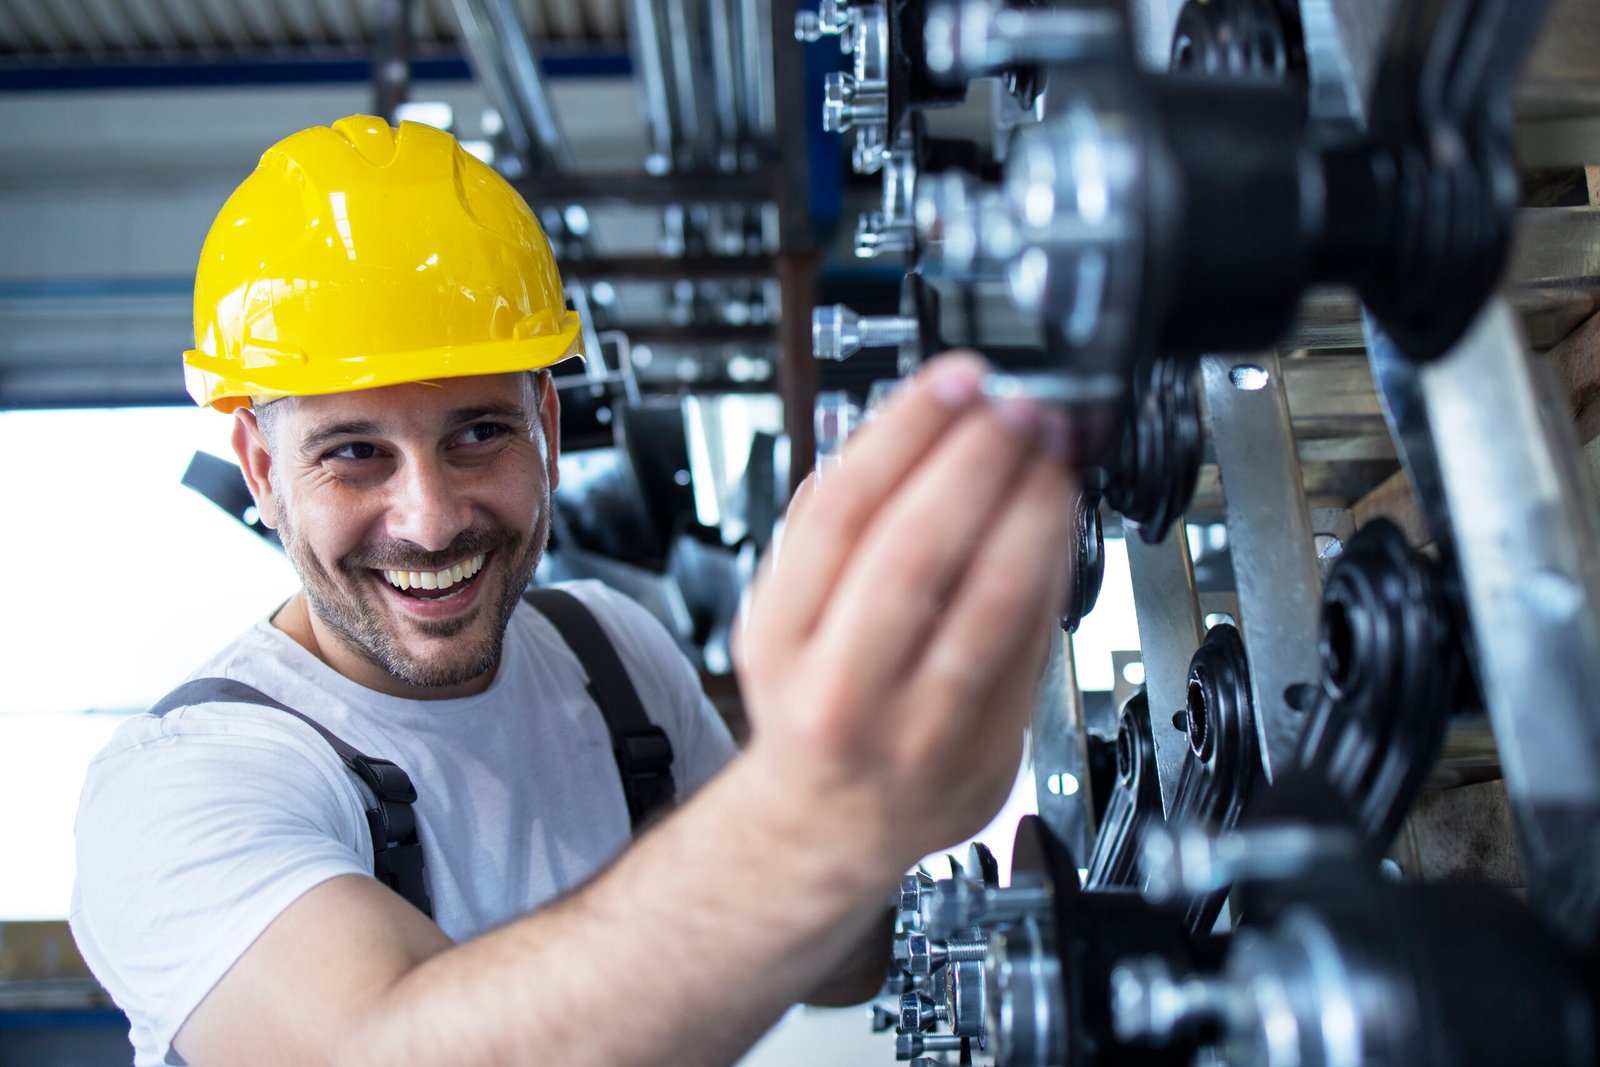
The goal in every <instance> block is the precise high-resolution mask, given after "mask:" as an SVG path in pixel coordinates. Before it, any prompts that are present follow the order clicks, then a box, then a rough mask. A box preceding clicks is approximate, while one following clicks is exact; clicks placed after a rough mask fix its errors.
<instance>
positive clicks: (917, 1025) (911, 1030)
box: [900, 993, 922, 1034]
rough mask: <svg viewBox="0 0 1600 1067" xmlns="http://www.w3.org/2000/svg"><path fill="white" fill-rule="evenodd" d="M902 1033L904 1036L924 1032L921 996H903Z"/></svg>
mask: <svg viewBox="0 0 1600 1067" xmlns="http://www.w3.org/2000/svg"><path fill="white" fill-rule="evenodd" d="M900 1032H901V1033H902V1034H917V1033H921V1032H922V997H921V995H920V994H917V993H903V994H901V996H900Z"/></svg>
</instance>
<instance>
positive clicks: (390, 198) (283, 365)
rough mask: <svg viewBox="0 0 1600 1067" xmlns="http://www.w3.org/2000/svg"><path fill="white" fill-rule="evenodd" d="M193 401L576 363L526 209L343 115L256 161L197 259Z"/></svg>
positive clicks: (513, 196)
mask: <svg viewBox="0 0 1600 1067" xmlns="http://www.w3.org/2000/svg"><path fill="white" fill-rule="evenodd" d="M194 344H195V347H194V348H193V349H191V350H190V351H188V352H185V353H184V357H183V363H184V380H185V383H186V385H187V386H188V389H189V395H190V396H192V397H194V399H195V401H196V402H197V403H199V404H209V405H211V406H212V407H214V408H216V409H217V410H219V411H232V410H233V409H234V408H237V407H242V406H244V405H246V404H248V403H249V402H250V398H251V397H280V396H304V395H307V394H312V393H340V392H346V391H348V390H352V389H372V388H376V387H378V386H383V385H395V384H398V383H400V382H415V381H425V380H428V379H432V378H453V377H461V376H464V375H471V374H497V373H502V372H505V371H518V370H534V369H537V368H540V367H548V366H550V365H551V364H552V363H555V362H557V361H559V360H562V359H565V358H566V357H568V356H570V355H582V354H583V350H582V340H581V338H580V331H579V327H578V316H577V315H576V314H575V313H574V312H572V311H570V310H568V309H567V306H566V300H565V298H564V296H563V294H562V290H561V277H560V274H559V273H558V272H557V270H556V262H555V257H554V256H553V255H551V253H550V243H549V242H548V241H547V240H546V239H545V236H544V231H543V230H542V229H540V228H539V222H538V220H537V219H536V218H534V215H533V212H532V211H530V210H529V208H528V205H527V204H526V203H525V202H524V201H523V199H522V198H521V197H520V196H518V195H517V193H516V191H515V190H514V189H512V188H511V186H510V185H508V184H507V183H506V181H505V179H503V178H501V177H500V176H499V175H498V174H496V173H495V172H494V170H493V169H492V168H491V167H489V166H488V165H486V164H485V163H483V162H481V161H480V160H478V159H476V158H475V157H473V156H472V155H471V154H469V153H468V152H466V151H465V150H464V149H462V147H461V146H460V145H459V144H457V143H456V140H455V138H453V137H451V136H450V135H449V134H447V133H444V132H442V131H440V130H436V129H433V128H432V127H429V126H423V125H420V124H418V123H414V122H402V123H401V124H400V127H399V129H398V130H396V129H393V128H391V127H390V126H389V124H388V123H386V122H384V121H383V120H382V119H377V118H372V117H371V116H367V115H355V116H352V117H350V118H346V119H340V120H339V121H338V122H335V123H334V124H333V126H332V127H331V128H328V127H324V126H317V127H314V128H312V129H309V130H302V131H300V132H299V133H296V134H294V135H292V136H290V137H288V138H285V139H284V140H282V141H280V142H278V143H277V144H276V145H273V146H272V147H271V148H269V149H267V151H266V153H265V154H263V155H262V157H261V162H260V164H259V165H258V166H257V167H256V169H255V171H254V172H253V173H252V174H251V175H250V176H249V177H248V178H246V179H245V180H244V183H243V184H242V185H240V186H239V188H238V189H237V190H235V191H234V194H233V195H232V196H231V197H229V198H228V202H227V203H226V204H224V205H223V207H222V211H221V213H220V214H218V216H217V220H216V221H215V222H214V223H212V226H211V232H210V233H209V234H207V235H206V242H205V247H204V248H203V249H202V250H201V253H200V266H199V268H198V270H197V271H196V274H195V285H194Z"/></svg>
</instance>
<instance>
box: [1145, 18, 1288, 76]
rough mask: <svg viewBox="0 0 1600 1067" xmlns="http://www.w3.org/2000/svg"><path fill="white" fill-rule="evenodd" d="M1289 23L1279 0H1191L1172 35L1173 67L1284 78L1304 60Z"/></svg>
mask: <svg viewBox="0 0 1600 1067" xmlns="http://www.w3.org/2000/svg"><path fill="white" fill-rule="evenodd" d="M1286 22H1287V20H1286V19H1285V17H1284V9H1283V6H1282V5H1280V4H1279V3H1278V2H1277V0H1204V2H1201V0H1189V2H1188V3H1186V4H1184V5H1183V10H1181V11H1179V12H1178V24H1177V27H1176V28H1175V29H1174V31H1173V34H1172V69H1173V70H1185V71H1188V70H1192V71H1195V72H1197V73H1204V74H1222V75H1227V76H1230V77H1259V78H1268V79H1271V80H1274V81H1276V80H1281V79H1282V78H1283V77H1285V76H1286V75H1287V74H1288V73H1289V69H1290V67H1291V66H1296V65H1303V58H1302V57H1300V56H1298V55H1297V54H1296V52H1297V49H1296V48H1295V44H1296V42H1295V40H1294V37H1295V34H1294V32H1293V28H1291V27H1290V26H1288V25H1286ZM1297 60H1300V63H1298V64H1297Z"/></svg>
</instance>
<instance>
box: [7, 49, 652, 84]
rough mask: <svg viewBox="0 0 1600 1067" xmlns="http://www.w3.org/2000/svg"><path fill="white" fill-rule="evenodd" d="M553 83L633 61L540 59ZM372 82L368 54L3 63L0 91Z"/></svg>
mask: <svg viewBox="0 0 1600 1067" xmlns="http://www.w3.org/2000/svg"><path fill="white" fill-rule="evenodd" d="M539 65H540V67H541V68H542V69H543V71H544V74H545V76H546V77H548V78H626V77H629V76H631V75H632V74H633V62H632V60H631V59H629V57H628V54H627V53H626V52H573V53H566V54H560V53H558V54H555V55H546V56H541V57H539ZM371 80H372V61H371V58H370V57H368V56H366V55H364V54H363V55H348V56H331V57H326V58H309V57H308V58H301V59H251V58H241V59H234V60H228V61H226V62H219V61H215V60H191V61H180V62H170V61H168V62H149V63H91V62H87V61H85V62H82V63H51V64H44V63H26V62H16V61H13V62H9V63H0V92H46V91H56V90H63V89H152V88H166V87H171V86H196V85H300V84H307V83H354V82H368V81H371ZM411 80H412V81H414V82H435V81H470V80H472V68H471V67H470V66H469V65H468V63H467V61H466V59H464V58H463V57H461V56H460V55H456V54H445V55H433V56H427V57H422V58H416V59H413V60H412V61H411Z"/></svg>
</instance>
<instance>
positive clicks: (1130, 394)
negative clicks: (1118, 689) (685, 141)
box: [796, 0, 1600, 1067]
mask: <svg viewBox="0 0 1600 1067" xmlns="http://www.w3.org/2000/svg"><path fill="white" fill-rule="evenodd" d="M1173 6H1174V8H1177V5H1176V4H1175V5H1173ZM796 31H797V35H798V36H800V37H801V38H802V39H803V40H812V41H817V40H820V39H826V38H837V40H838V41H839V43H840V44H841V45H842V47H843V49H844V51H845V53H846V54H847V56H848V63H847V66H848V70H845V71H841V72H839V73H836V74H834V75H832V76H831V77H830V78H829V80H828V82H827V86H826V95H825V100H824V103H823V108H824V124H825V126H826V127H827V128H828V129H830V130H833V131H836V132H838V133H840V134H843V135H844V136H845V137H847V138H848V141H849V159H850V162H851V165H852V166H853V167H854V169H855V170H856V171H857V172H859V173H862V174H867V175H876V176H880V177H881V181H882V197H881V204H878V205H877V208H876V210H873V211H870V212H868V213H867V214H866V215H864V216H863V218H862V220H861V223H860V226H859V228H858V230H857V232H856V245H857V252H858V254H860V255H861V256H863V257H867V258H876V259H879V260H880V261H886V262H895V261H903V262H904V263H905V265H906V267H907V273H906V276H905V281H904V286H903V290H902V306H901V309H900V314H898V315H888V316H873V315H861V314H857V313H856V312H855V311H853V310H852V309H850V308H846V307H824V308H818V309H817V311H816V313H815V317H814V321H813V328H814V329H813V337H814V342H815V349H816V354H817V355H818V356H819V357H820V358H824V359H830V360H838V359H845V358H848V357H850V356H851V355H852V354H853V353H855V352H856V351H858V350H860V349H863V348H890V349H893V350H897V351H898V354H899V365H900V369H901V371H902V372H905V371H909V370H910V369H912V368H913V367H914V366H915V365H916V364H918V363H919V362H921V361H922V360H923V359H925V358H927V357H928V356H929V355H931V354H933V353H935V352H937V351H940V350H941V349H942V348H944V347H945V346H946V345H947V344H948V343H949V342H950V341H951V340H953V339H955V340H962V341H973V342H976V343H977V344H978V345H979V347H982V348H984V349H985V350H986V351H987V352H988V353H989V354H990V355H991V357H992V358H993V360H994V361H995V362H996V363H997V364H998V365H999V366H1000V368H1001V370H1002V373H1000V374H998V375H996V376H995V378H994V382H993V385H992V387H993V388H994V389H996V390H997V391H1000V392H1004V393H1010V394H1024V395H1031V396H1037V397H1040V398H1044V399H1046V400H1049V401H1050V402H1053V403H1059V404H1062V405H1065V406H1066V407H1067V408H1068V410H1069V411H1070V413H1071V416H1072V423H1073V426H1074V427H1075V433H1076V447H1077V455H1078V457H1079V460H1080V463H1081V466H1082V469H1083V472H1084V477H1083V488H1082V498H1081V501H1080V512H1081V515H1082V517H1083V520H1084V521H1083V523H1082V528H1081V532H1080V537H1079V541H1078V543H1077V544H1076V545H1071V546H1064V547H1065V550H1068V551H1072V552H1074V553H1075V554H1076V558H1077V564H1078V565H1077V571H1076V578H1075V588H1074V591H1073V595H1072V598H1071V602H1070V603H1069V604H1068V605H1066V606H1065V607H1064V610H1063V615H1064V617H1063V626H1064V628H1065V630H1067V631H1068V633H1069V634H1070V632H1071V631H1072V630H1073V629H1074V628H1075V627H1076V626H1077V624H1078V622H1079V621H1080V620H1081V619H1082V618H1083V616H1084V615H1085V614H1087V613H1088V612H1089V611H1091V610H1092V608H1093V606H1094V602H1095V599H1096V596H1097V593H1098V588H1099V583H1100V575H1101V570H1102V565H1103V558H1102V554H1103V541H1102V537H1103V529H1104V527H1105V526H1106V525H1108V524H1118V525H1120V528H1121V530H1122V532H1123V535H1124V536H1125V538H1126V541H1127V545H1128V554H1129V567H1130V570H1131V572H1132V578H1133V586H1134V593H1135V601H1136V609H1137V613H1138V621H1139V629H1140V636H1141V644H1142V646H1143V648H1142V657H1143V666H1144V683H1143V685H1142V686H1140V687H1139V688H1138V689H1137V691H1135V692H1133V693H1132V695H1131V696H1129V697H1128V699H1127V700H1126V701H1124V702H1123V704H1122V706H1121V708H1120V715H1119V716H1118V718H1117V721H1116V723H1115V725H1114V730H1115V732H1114V734H1111V733H1109V732H1107V731H1100V732H1098V733H1097V732H1096V729H1095V727H1094V724H1093V723H1092V722H1090V721H1089V719H1090V717H1089V716H1088V715H1087V714H1086V713H1085V702H1084V700H1083V699H1082V697H1081V694H1079V693H1078V691H1077V688H1076V683H1075V681H1074V680H1073V679H1074V675H1073V671H1072V664H1071V639H1070V636H1069V637H1067V638H1065V639H1064V640H1063V641H1062V642H1060V645H1059V648H1058V650H1057V652H1058V654H1057V655H1056V656H1055V658H1054V661H1053V663H1052V665H1051V668H1050V671H1049V672H1048V675H1047V678H1046V682H1045V686H1044V689H1043V691H1042V694H1041V698H1040V704H1039V710H1038V714H1037V716H1036V720H1035V727H1034V731H1033V754H1034V763H1035V771H1036V774H1037V777H1038V781H1039V785H1040V788H1039V796H1040V815H1039V816H1037V817H1029V818H1027V819H1025V820H1023V822H1022V824H1021V826H1020V827H1019V828H1018V830H1017V836H1016V841H1015V847H1014V856H1013V862H1012V869H1011V870H1010V871H1009V872H1007V873H1005V874H1004V876H1003V874H1002V872H1001V871H1000V870H999V869H998V865H997V864H996V862H995V860H994V857H993V856H992V855H991V854H990V853H989V852H988V851H987V850H986V849H984V848H983V847H981V846H974V847H973V848H972V849H971V851H970V852H969V854H968V855H967V856H966V857H964V858H963V859H961V860H960V861H959V862H958V861H952V864H951V870H952V876H951V877H948V878H934V877H933V876H931V875H930V874H928V873H927V872H926V871H924V870H921V869H919V870H918V871H916V872H913V873H912V874H909V875H907V876H906V878H905V879H904V882H903V884H902V886H901V889H900V894H899V900H898V908H899V921H898V932H897V937H896V941H895V968H894V972H893V974H892V975H891V977H890V980H889V983H888V985H887V986H886V987H885V994H884V997H883V998H881V999H880V1001H879V1002H878V1004H877V1005H876V1006H875V1009H874V1011H875V1018H876V1020H877V1025H878V1026H879V1027H880V1028H881V1029H885V1030H893V1031H894V1035H895V1044H896V1049H897V1055H898V1058H899V1059H901V1060H914V1061H917V1062H921V1063H924V1064H933V1063H941V1062H957V1061H958V1060H959V1062H962V1063H991V1062H992V1063H995V1064H1000V1065H1007V1067H1011V1065H1017V1067H1021V1065H1030V1067H1031V1065H1051V1064H1054V1065H1073V1067H1079V1065H1090V1064H1191V1063H1197V1064H1229V1065H1232V1067H1356V1065H1374V1064H1382V1065H1385V1067H1402V1065H1403V1067H1433V1065H1438V1067H1445V1065H1479V1064H1482V1065H1489V1064H1537V1065H1551V1067H1554V1065H1567V1064H1571V1065H1579V1064H1586V1065H1593V1064H1596V1063H1600V1012H1597V992H1600V979H1597V971H1596V963H1597V955H1596V949H1597V941H1596V935H1597V932H1600V514H1597V509H1596V493H1595V490H1594V486H1593V484H1592V483H1591V480H1590V475H1589V472H1588V471H1587V470H1586V469H1585V465H1584V456H1585V452H1584V450H1583V449H1584V445H1585V444H1586V443H1587V442H1588V441H1589V440H1592V439H1593V438H1595V437H1597V436H1600V427H1596V428H1594V429H1591V428H1589V426H1588V422H1589V421H1590V420H1589V419H1588V418H1587V417H1586V416H1585V413H1584V411H1583V409H1584V406H1585V405H1586V404H1587V403H1588V402H1589V401H1590V399H1591V398H1592V396H1593V395H1594V393H1595V392H1596V391H1597V390H1600V320H1593V319H1591V315H1592V314H1593V312H1594V310H1595V307H1596V297H1597V296H1600V241H1597V240H1596V235H1600V229H1597V228H1596V224H1595V218H1594V216H1595V214H1596V211H1597V209H1596V208H1594V207H1593V206H1592V197H1593V195H1594V194H1593V191H1592V189H1593V182H1594V179H1595V176H1596V172H1595V171H1594V170H1593V169H1592V168H1591V169H1590V170H1589V171H1588V174H1587V183H1586V180H1585V172H1584V168H1583V165H1584V164H1586V163H1587V164H1594V163H1596V162H1600V145H1597V142H1596V140H1595V138H1594V130H1595V129H1596V127H1595V125H1594V122H1595V118H1594V116H1595V115H1596V114H1597V113H1600V92H1597V91H1596V88H1597V85H1596V81H1595V78H1596V74H1595V71H1594V69H1593V68H1594V67H1595V66H1596V65H1597V55H1600V52H1596V51H1595V50H1594V48H1593V45H1594V41H1595V37H1596V34H1597V31H1600V9H1597V8H1596V7H1595V6H1594V5H1593V4H1592V3H1587V4H1578V3H1561V2H1554V3H1550V2H1544V0H1405V2H1394V0H1387V2H1386V0H1209V2H1200V0H1190V2H1189V3H1186V4H1183V5H1182V6H1181V9H1177V10H1176V11H1175V18H1174V17H1170V16H1169V15H1167V14H1166V6H1165V5H1162V4H1157V3H1139V2H1133V3H1128V4H1122V3H1105V2H1094V0H1080V2H1077V3H1073V4H1052V3H1046V2H1026V0H1010V2H1009V3H999V2H997V0H926V2H923V0H823V2H822V3H821V6H820V7H819V8H818V9H817V10H815V11H804V12H801V13H800V16H799V19H798V24H797V27H796ZM977 83H983V84H984V86H985V90H986V91H987V92H989V93H990V94H991V96H992V98H993V101H994V110H993V119H994V121H993V140H992V144H978V145H974V144H969V143H958V142H953V141H950V140H949V139H945V138H941V137H938V136H936V135H935V134H934V132H933V130H934V127H935V124H936V123H935V119H936V118H937V115H938V112H939V111H940V109H942V108H944V107H945V106H946V105H951V104H954V103H956V102H959V101H962V100H963V99H966V98H967V97H968V96H969V92H970V90H971V89H972V87H973V86H974V85H975V84H977ZM1530 130H1533V131H1534V132H1535V133H1537V135H1538V136H1537V137H1535V136H1533V134H1530V132H1529V131H1530ZM1573 130H1576V131H1580V133H1581V131H1585V130H1586V131H1587V134H1586V135H1584V136H1568V137H1565V139H1563V137H1562V136H1561V131H1567V132H1568V133H1570V132H1571V131H1573ZM1530 138H1531V139H1530ZM1552 145H1555V146H1556V147H1552ZM1530 146H1532V147H1530ZM1541 146H1542V147H1541ZM1536 157H1537V158H1536ZM1541 160H1542V162H1540V161H1541ZM1563 173H1564V174H1566V175H1568V176H1569V177H1571V178H1572V181H1571V182H1569V183H1568V184H1567V185H1566V186H1563V181H1564V179H1563V178H1562V177H1561V175H1562V174H1563ZM1563 188H1565V190H1566V191H1565V192H1563V191H1562V190H1563ZM1552 205H1566V206H1552ZM973 293H979V294H981V295H982V298H983V299H986V300H990V301H996V300H998V301H999V302H1000V303H1001V304H1002V305H1004V306H1005V308H1006V309H1007V310H1008V311H1009V313H1008V314H1005V315H1002V316H998V318H999V319H1004V320H1005V321H1006V322H1008V323H1009V324H1011V325H1012V327H1013V328H1012V330H1011V334H1010V335H1009V336H1006V337H1003V338H1001V337H999V336H998V335H991V336H985V335H984V334H983V332H982V331H981V330H980V331H977V332H976V333H974V332H973V331H972V330H970V329H968V330H966V331H964V332H963V331H957V330H954V329H952V327H951V325H950V323H951V321H952V316H951V315H950V314H949V313H948V309H949V307H950V306H951V305H952V304H953V303H960V304H963V305H966V306H968V307H970V306H971V305H972V302H973V298H972V294H973ZM953 295H956V296H959V300H952V296H953ZM941 304H943V305H944V307H945V309H946V310H945V311H941ZM969 318H970V316H969ZM1586 320H1587V321H1586ZM1016 323H1024V324H1025V326H1026V328H1025V329H1024V330H1022V331H1020V332H1019V331H1018V330H1016V329H1015V328H1014V327H1015V324H1016ZM968 325H970V322H969V323H968ZM958 333H959V334H960V336H959V337H957V336H956V335H957V334H958ZM1019 333H1020V335H1019ZM1575 416H1576V418H1575ZM819 436H824V437H825V436H826V434H821V435H819ZM1207 524H1210V525H1209V526H1207ZM1195 526H1201V527H1207V528H1208V529H1212V530H1217V531H1225V536H1223V535H1222V534H1221V533H1219V537H1218V538H1217V540H1225V542H1226V546H1227V551H1228V561H1229V563H1230V564H1231V568H1221V573H1222V574H1223V578H1222V579H1220V580H1219V579H1218V578H1217V576H1216V574H1214V573H1210V571H1209V570H1208V573H1210V576H1209V577H1208V578H1207V579H1206V580H1204V581H1200V582H1197V580H1196V573H1197V569H1206V568H1198V567H1197V563H1198V562H1199V561H1198V560H1197V559H1196V558H1195V557H1194V556H1192V555H1191V552H1192V550H1193V548H1194V547H1195V546H1192V545H1191V538H1190V537H1189V536H1188V535H1187V534H1186V529H1190V528H1193V527H1195ZM1199 540H1204V539H1203V538H1202V539H1199ZM1197 544H1198V540H1197ZM1201 547H1204V546H1201ZM1211 570H1215V568H1211ZM1203 624H1204V626H1203ZM1102 757H1103V758H1102ZM1102 767H1103V769H1100V768H1102Z"/></svg>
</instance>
